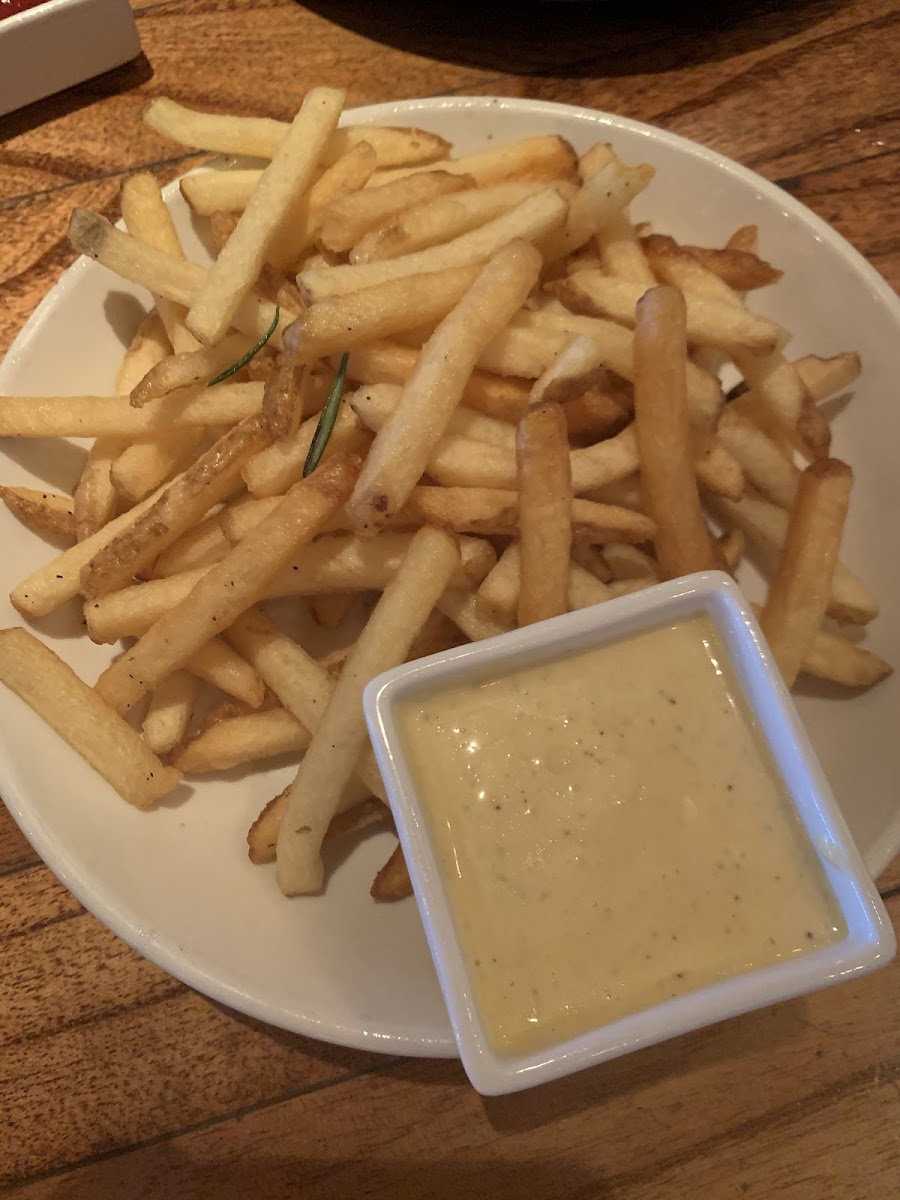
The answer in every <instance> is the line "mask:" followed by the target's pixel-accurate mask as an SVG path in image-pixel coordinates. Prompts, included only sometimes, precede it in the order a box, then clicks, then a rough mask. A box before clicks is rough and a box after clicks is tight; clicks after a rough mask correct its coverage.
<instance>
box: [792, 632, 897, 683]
mask: <svg viewBox="0 0 900 1200" xmlns="http://www.w3.org/2000/svg"><path fill="white" fill-rule="evenodd" d="M800 669H801V671H803V673H804V674H806V675H813V676H815V677H816V678H817V679H827V680H829V681H830V682H831V683H839V684H841V685H842V686H843V687H851V688H864V687H872V686H873V685H874V684H876V683H879V682H880V681H881V680H882V679H886V678H887V677H888V675H890V674H891V673H892V672H893V667H892V666H891V665H890V663H886V662H885V661H884V659H883V658H879V657H878V655H877V654H873V653H872V652H871V651H870V650H865V649H864V648H863V647H862V646H857V645H856V643H855V642H851V641H850V640H849V639H848V638H845V637H841V635H840V634H839V633H832V632H830V631H828V630H825V629H819V630H817V632H816V634H815V636H814V637H813V640H812V645H811V646H810V647H809V649H808V650H807V651H806V653H805V654H804V656H803V663H802V665H801V668H800Z"/></svg>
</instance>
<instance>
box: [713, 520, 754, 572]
mask: <svg viewBox="0 0 900 1200" xmlns="http://www.w3.org/2000/svg"><path fill="white" fill-rule="evenodd" d="M716 546H717V547H718V550H719V554H720V555H721V557H722V562H723V563H724V564H725V570H726V571H727V572H728V573H729V574H730V575H733V574H734V573H735V571H736V570H737V569H738V566H739V564H740V561H741V559H742V558H743V556H744V550H745V549H746V548H747V537H746V534H745V533H744V531H743V530H742V529H729V530H728V532H727V533H723V534H722V536H721V537H720V538H718V539H717V540H716Z"/></svg>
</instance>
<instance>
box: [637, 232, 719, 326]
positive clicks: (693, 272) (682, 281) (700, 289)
mask: <svg viewBox="0 0 900 1200" xmlns="http://www.w3.org/2000/svg"><path fill="white" fill-rule="evenodd" d="M641 245H642V246H643V248H644V253H645V254H646V256H647V261H648V262H649V263H650V266H651V268H652V269H653V274H654V275H655V276H656V278H657V279H658V280H659V281H660V283H667V284H668V285H669V286H670V287H674V288H678V289H679V291H682V292H684V294H685V295H692V296H707V297H708V298H709V299H710V300H718V301H720V303H722V304H727V305H730V306H731V307H732V308H735V309H737V308H742V307H743V303H742V301H741V298H740V296H738V295H737V293H736V292H735V291H733V289H732V288H730V287H729V286H728V284H727V283H725V282H724V281H723V280H722V279H720V278H719V276H718V275H716V273H715V272H714V271H711V270H710V269H709V268H708V267H707V266H705V265H704V264H703V263H702V262H700V260H699V259H698V258H695V257H694V255H693V254H691V252H690V250H686V249H685V248H684V246H679V244H678V243H677V242H676V241H675V239H674V238H671V237H668V236H667V235H666V234H662V233H651V234H650V235H649V237H645V238H642V239H641Z"/></svg>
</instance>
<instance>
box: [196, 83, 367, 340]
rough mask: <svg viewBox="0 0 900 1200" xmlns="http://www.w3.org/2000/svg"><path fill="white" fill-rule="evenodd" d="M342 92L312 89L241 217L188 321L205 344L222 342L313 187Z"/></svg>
mask: <svg viewBox="0 0 900 1200" xmlns="http://www.w3.org/2000/svg"><path fill="white" fill-rule="evenodd" d="M343 102H344V93H343V92H342V91H339V90H337V89H336V88H313V89H312V90H311V91H310V92H308V93H307V95H306V97H305V99H304V101H303V104H302V105H301V106H300V111H299V112H298V113H297V116H296V117H295V118H294V120H293V122H292V123H291V127H290V129H289V130H288V132H287V133H286V134H285V135H284V138H283V139H282V140H281V141H280V142H279V143H278V148H277V149H276V151H275V154H274V155H273V157H272V161H271V163H270V164H269V166H268V167H266V169H265V171H263V173H262V176H261V178H260V181H259V183H258V184H257V187H256V190H255V191H254V193H253V195H252V196H251V197H250V199H249V201H248V203H247V207H246V208H245V209H244V211H243V213H242V214H241V217H240V219H239V220H238V223H237V226H236V227H235V230H234V233H233V234H232V235H231V237H230V238H229V239H228V242H227V244H226V245H225V246H223V248H222V250H221V252H220V254H219V257H218V258H217V259H216V261H215V262H214V263H213V265H212V266H211V267H210V269H209V272H208V274H207V276H206V279H205V280H204V283H203V286H202V287H201V288H200V290H199V291H198V292H197V294H196V295H195V297H194V299H193V301H192V303H191V306H190V308H189V309H188V314H187V318H186V324H187V327H188V329H189V330H190V331H191V333H193V334H194V336H195V337H196V338H198V339H199V340H200V341H201V342H204V343H205V344H209V343H214V342H217V341H219V339H220V338H221V337H222V335H223V334H224V333H225V332H226V331H227V329H228V327H229V325H230V324H231V321H232V319H233V317H234V315H235V313H236V312H237V309H238V306H239V305H240V302H241V300H243V298H244V297H245V296H246V295H247V293H248V292H249V291H250V289H251V288H252V286H253V284H254V281H255V280H256V277H257V276H258V275H259V271H260V268H261V267H262V264H263V262H264V260H265V257H266V251H267V249H268V247H269V244H270V242H271V240H272V238H273V237H274V236H275V234H276V233H277V232H278V229H279V227H280V225H281V223H282V221H283V220H284V218H285V216H286V215H287V213H288V212H289V210H290V208H291V206H292V205H293V203H294V202H295V200H296V199H297V197H299V196H302V194H303V192H304V191H305V190H306V188H307V187H308V186H309V183H310V181H311V179H312V176H313V172H314V170H315V167H316V163H317V162H318V159H319V155H320V153H321V151H322V148H323V146H324V145H325V143H326V142H327V140H328V137H329V136H330V135H331V133H332V132H333V130H334V129H335V127H336V125H337V121H338V117H339V116H340V113H341V106H342V105H343Z"/></svg>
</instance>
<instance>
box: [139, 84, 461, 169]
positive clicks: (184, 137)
mask: <svg viewBox="0 0 900 1200" xmlns="http://www.w3.org/2000/svg"><path fill="white" fill-rule="evenodd" d="M144 123H145V124H146V125H149V126H150V128H151V129H154V130H155V131H156V132H157V133H159V134H162V136H163V137H167V138H170V139H171V140H172V141H173V142H180V143H181V144H182V145H183V146H191V147H193V148H195V149H198V150H213V151H215V152H217V153H219V154H236V155H247V156H248V157H250V158H273V157H274V155H275V151H276V150H277V149H278V147H279V146H280V144H281V142H282V140H283V139H284V136H285V134H286V133H287V132H288V130H289V129H290V125H289V123H288V122H287V121H275V120H272V119H271V118H270V117H244V116H240V117H239V116H231V115H220V114H218V113H205V112H197V111H196V110H194V109H189V108H185V107H184V106H183V105H181V104H178V103H176V102H175V101H174V100H170V99H169V98H168V97H166V96H158V97H157V98H156V99H154V100H151V101H150V104H149V105H148V106H147V108H146V109H145V111H144ZM357 141H366V142H368V143H369V144H370V145H372V146H373V147H374V148H375V151H376V153H377V154H378V164H379V166H381V167H392V166H402V165H404V164H406V163H420V162H428V161H429V159H432V158H439V157H440V156H441V155H442V154H445V153H446V152H447V151H448V150H449V149H450V143H449V142H446V141H444V139H443V138H441V137H438V135H437V134H435V133H429V132H427V131H426V130H424V129H408V128H395V127H393V126H390V125H388V126H382V125H351V126H349V127H348V128H345V129H336V130H335V131H334V133H333V134H332V135H331V137H330V138H329V139H328V141H327V143H326V145H325V146H324V147H323V149H322V154H321V161H322V162H323V163H325V164H330V163H332V162H335V161H336V160H337V159H338V158H340V157H341V156H342V155H343V154H346V153H347V151H348V150H349V149H350V147H351V146H352V145H354V144H355V143H356V142H357Z"/></svg>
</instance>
